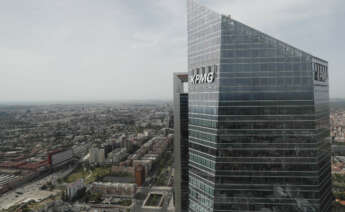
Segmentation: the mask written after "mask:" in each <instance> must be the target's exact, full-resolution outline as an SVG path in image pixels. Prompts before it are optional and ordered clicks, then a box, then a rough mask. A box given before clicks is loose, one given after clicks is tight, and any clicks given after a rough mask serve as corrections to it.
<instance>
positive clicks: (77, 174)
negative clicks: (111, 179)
mask: <svg viewBox="0 0 345 212" xmlns="http://www.w3.org/2000/svg"><path fill="white" fill-rule="evenodd" d="M110 173H111V168H110V167H96V168H83V167H80V168H78V169H76V170H75V171H74V172H73V173H72V174H70V175H69V176H68V177H66V179H65V182H66V183H72V182H75V181H76V180H79V179H81V178H83V179H84V181H85V183H86V184H89V183H92V182H94V181H97V180H99V179H101V178H102V177H104V176H107V175H109V174H110Z"/></svg>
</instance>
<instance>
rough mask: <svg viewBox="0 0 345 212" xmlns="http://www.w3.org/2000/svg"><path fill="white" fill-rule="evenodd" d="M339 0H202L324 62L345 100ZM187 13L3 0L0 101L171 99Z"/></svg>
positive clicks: (179, 6)
mask: <svg viewBox="0 0 345 212" xmlns="http://www.w3.org/2000/svg"><path fill="white" fill-rule="evenodd" d="M263 2H265V3H264V4H263ZM343 2H344V1H342V0H330V1H329V3H327V4H326V5H325V4H324V1H323V2H322V3H323V4H321V1H320V0H313V1H312V0H304V1H297V0H289V1H287V0H265V1H263V0H233V1H228V0H212V1H211V0H201V3H203V4H206V5H207V6H209V7H211V8H214V9H215V10H217V11H220V12H222V13H226V14H232V16H233V17H234V18H236V19H237V20H239V21H242V22H245V23H246V24H249V25H250V26H252V27H254V28H259V29H260V30H262V31H265V32H267V33H270V34H272V35H274V36H275V37H277V38H279V39H281V40H283V41H286V42H289V43H292V44H294V45H295V46H297V47H300V48H302V49H305V50H307V51H308V52H310V53H312V54H315V55H317V56H320V57H323V58H325V59H327V60H329V62H330V65H331V74H330V76H331V95H332V96H334V97H345V94H344V93H343V90H345V86H344V85H343V83H342V79H344V78H345V74H344V72H343V71H342V70H341V67H342V66H343V63H344V62H343V61H342V60H343V59H342V57H343V55H342V53H341V49H342V48H344V47H345V46H344V38H343V37H344V36H343V34H344V29H343V27H341V25H342V22H341V20H345V17H344V11H345V9H344V6H345V5H344V3H343ZM185 16H186V15H185V1H182V0H145V1H138V0H128V1H124V0H97V1H94V0H73V1H70V0H60V1H45V0H26V1H24V0H13V1H12V0H11V1H0V26H1V27H0V58H1V59H0V102H1V101H2V102H3V101H49V100H117V99H146V98H150V99H152V98H155V99H168V98H171V95H172V90H171V89H172V73H173V72H181V71H185V70H186V67H187V48H186V21H185Z"/></svg>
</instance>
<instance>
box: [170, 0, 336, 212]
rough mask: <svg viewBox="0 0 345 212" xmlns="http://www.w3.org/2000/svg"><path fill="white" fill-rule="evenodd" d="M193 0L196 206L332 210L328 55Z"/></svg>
mask: <svg viewBox="0 0 345 212" xmlns="http://www.w3.org/2000/svg"><path fill="white" fill-rule="evenodd" d="M187 2H188V6H187V7H188V15H187V19H188V24H187V25H188V78H189V80H188V82H189V85H188V89H189V91H188V105H189V106H188V107H189V111H188V116H189V120H188V133H189V134H188V143H189V150H188V152H189V163H188V169H189V170H188V172H189V211H190V212H206V211H207V212H208V211H238V212H239V211H243V212H244V211H246V212H247V211H261V212H264V211H265V212H270V211H275V212H297V211H301V212H302V211H303V212H309V211H310V212H326V211H330V208H331V205H332V202H333V196H332V191H331V187H332V186H331V164H330V152H331V150H330V141H329V91H328V63H327V61H325V60H322V59H320V58H317V57H314V56H312V55H310V54H308V53H306V52H304V51H302V50H299V49H297V48H295V47H292V46H290V45H288V44H286V43H284V42H281V41H279V40H277V39H275V38H273V37H270V36H269V35H266V34H264V33H262V32H259V31H257V30H255V29H253V28H250V27H249V26H246V25H245V24H242V23H240V22H238V21H236V20H234V19H232V18H231V17H229V16H224V15H220V14H217V13H215V12H213V11H211V10H209V9H208V8H206V7H204V6H202V5H200V4H198V3H196V2H194V1H193V0H187ZM175 120H176V119H175ZM182 160H183V159H182ZM182 187H183V186H182Z"/></svg>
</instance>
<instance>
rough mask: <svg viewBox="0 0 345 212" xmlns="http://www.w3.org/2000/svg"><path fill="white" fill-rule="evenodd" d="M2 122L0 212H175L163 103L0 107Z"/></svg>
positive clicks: (169, 131) (168, 118)
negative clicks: (0, 211)
mask: <svg viewBox="0 0 345 212" xmlns="http://www.w3.org/2000/svg"><path fill="white" fill-rule="evenodd" d="M0 116H1V120H2V122H1V131H0V132H1V135H0V141H1V162H0V173H1V175H0V183H1V184H0V192H1V197H0V206H1V209H3V210H4V209H5V210H8V211H17V210H18V209H19V208H21V209H22V210H38V211H39V210H40V209H42V210H43V209H47V208H55V209H56V210H57V209H59V210H61V211H64V210H65V209H66V208H69V209H72V208H79V209H83V210H86V211H88V210H90V211H91V210H92V209H102V211H103V210H106V211H108V210H109V211H149V210H148V208H150V207H157V208H160V207H161V208H162V209H163V210H164V211H167V210H168V208H169V207H172V198H171V197H172V187H171V186H172V184H173V167H172V163H173V156H172V140H173V130H172V129H171V122H172V111H171V106H170V105H169V104H168V103H157V104H146V103H145V104H140V103H139V104H72V105H42V106H39V105H37V106H1V107H0ZM169 124H170V125H169ZM169 126H170V128H169Z"/></svg>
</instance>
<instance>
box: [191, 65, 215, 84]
mask: <svg viewBox="0 0 345 212" xmlns="http://www.w3.org/2000/svg"><path fill="white" fill-rule="evenodd" d="M216 70H217V66H216V65H214V66H213V67H212V66H207V67H201V68H196V69H193V70H192V76H191V80H190V81H191V83H192V84H204V83H213V82H214V79H215V74H216Z"/></svg>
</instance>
